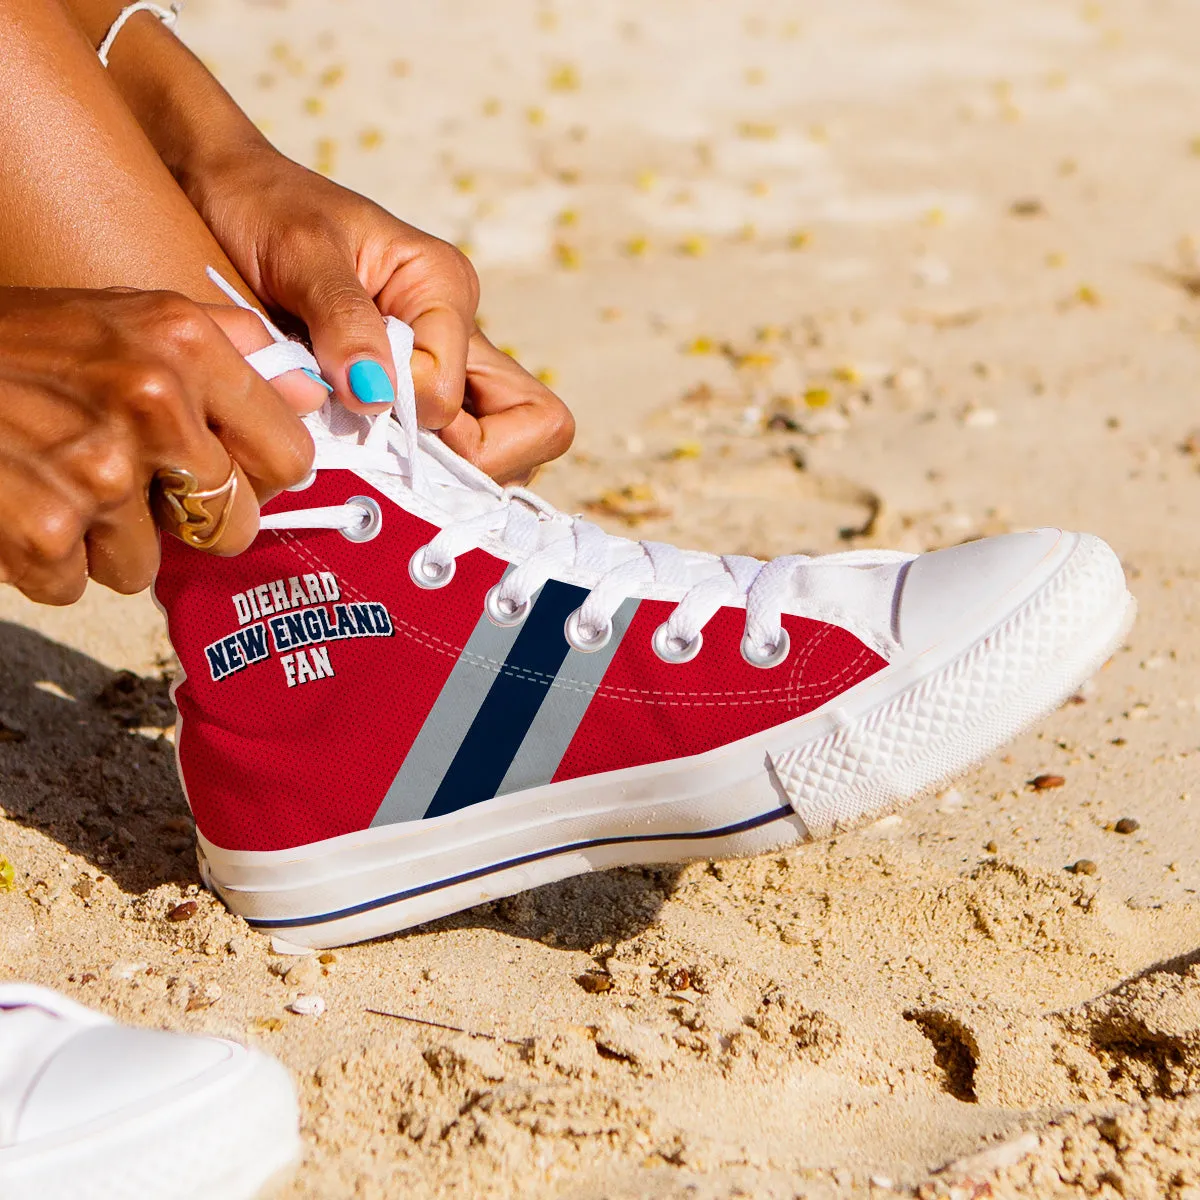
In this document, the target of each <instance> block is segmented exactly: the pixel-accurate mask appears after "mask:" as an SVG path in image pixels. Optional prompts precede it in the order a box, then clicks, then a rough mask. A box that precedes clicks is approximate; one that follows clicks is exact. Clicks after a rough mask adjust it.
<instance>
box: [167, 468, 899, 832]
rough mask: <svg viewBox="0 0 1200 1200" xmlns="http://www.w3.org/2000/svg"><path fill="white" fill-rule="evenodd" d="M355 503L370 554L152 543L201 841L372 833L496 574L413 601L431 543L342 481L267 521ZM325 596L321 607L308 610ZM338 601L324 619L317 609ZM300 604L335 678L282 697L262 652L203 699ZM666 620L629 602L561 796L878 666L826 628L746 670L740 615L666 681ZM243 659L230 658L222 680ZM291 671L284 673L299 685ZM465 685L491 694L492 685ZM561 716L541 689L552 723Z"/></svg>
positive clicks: (678, 753)
mask: <svg viewBox="0 0 1200 1200" xmlns="http://www.w3.org/2000/svg"><path fill="white" fill-rule="evenodd" d="M353 496H370V497H372V498H374V499H375V500H376V501H377V502H378V503H379V504H380V506H381V507H382V509H383V512H384V521H383V527H382V530H381V532H380V533H379V535H378V536H377V537H376V538H375V539H373V540H372V541H369V542H364V543H355V542H352V541H350V540H348V539H347V538H346V537H344V536H343V535H342V534H341V533H340V532H338V531H336V530H310V529H305V530H296V531H275V532H263V533H260V534H259V536H258V538H257V539H256V541H255V543H254V545H253V546H252V547H251V548H250V549H249V550H248V551H246V552H245V553H244V554H242V555H240V556H238V557H236V558H218V557H215V556H212V555H206V554H203V553H200V552H199V551H196V550H192V549H190V548H189V547H187V546H184V545H183V544H182V543H181V542H178V541H176V540H175V539H173V538H170V537H168V538H165V539H164V543H163V561H162V568H161V570H160V573H159V576H158V581H157V583H156V587H155V591H156V595H157V597H158V600H159V602H160V603H161V604H162V606H163V608H164V609H165V610H166V613H167V619H168V626H169V631H170V636H171V640H172V643H173V644H174V647H175V650H176V653H177V654H178V655H179V659H180V662H181V663H182V665H183V669H184V672H185V678H184V679H183V681H182V682H181V683H180V684H179V686H178V688H177V690H176V696H175V699H176V703H177V704H178V706H179V715H180V726H179V732H178V737H179V758H180V765H181V769H182V772H183V777H184V784H185V787H186V791H187V795H188V800H189V803H190V804H191V806H192V810H193V813H194V814H195V817H196V821H197V825H198V827H199V829H200V831H201V833H202V834H203V835H204V836H205V838H207V839H208V840H209V841H210V842H212V843H213V844H215V845H217V846H220V847H222V848H224V849H227V850H258V851H265V850H282V849H286V848H290V847H294V846H298V845H303V844H306V843H311V842H315V841H320V840H323V839H325V838H330V837H336V836H338V835H340V834H345V833H351V832H353V831H356V830H360V829H364V828H366V827H367V826H368V825H370V823H371V821H372V819H373V817H374V816H375V814H376V812H377V810H378V809H379V806H380V803H381V801H382V799H383V797H384V795H385V794H386V793H387V791H388V788H389V787H390V786H391V784H392V781H393V780H394V779H395V778H396V775H397V772H398V771H400V769H401V766H402V765H403V764H404V762H405V758H406V756H407V755H408V753H409V750H410V748H411V747H412V746H413V744H414V741H415V739H416V738H417V735H418V734H419V733H420V732H421V730H422V727H423V725H424V724H425V721H426V718H427V716H428V715H429V713H430V710H431V709H432V708H433V706H434V704H435V702H436V701H437V699H438V697H439V695H440V694H441V693H442V689H443V688H444V687H445V685H446V682H447V680H448V679H449V677H450V673H451V671H452V670H453V669H454V667H455V664H456V663H457V662H458V661H459V658H460V656H461V655H462V651H463V648H464V646H465V645H466V644H467V641H468V639H469V638H470V637H471V634H472V631H473V630H474V629H475V628H476V625H477V623H478V622H479V621H480V619H481V614H482V613H483V602H484V596H485V594H486V592H487V591H488V589H489V588H491V587H492V585H493V584H495V583H496V582H497V581H498V580H499V579H500V578H501V576H502V574H503V572H504V570H505V568H506V566H507V564H506V563H505V562H503V561H501V560H500V559H497V558H495V557H493V556H491V555H489V554H487V553H485V552H483V551H480V550H474V551H471V552H469V553H467V554H464V555H462V556H461V557H460V558H459V559H458V560H457V567H456V571H455V575H454V578H453V580H452V581H451V582H450V583H449V584H448V585H447V586H446V587H444V588H440V589H437V590H426V589H422V588H419V587H417V586H416V585H415V584H414V583H413V582H412V581H411V579H410V578H409V574H408V563H409V559H410V558H411V556H412V555H413V553H414V552H415V551H416V550H417V549H418V548H420V547H421V546H423V545H425V544H426V543H428V542H429V541H430V539H431V538H432V537H433V536H434V534H435V533H436V532H437V530H436V528H435V527H434V526H432V525H430V524H428V523H426V522H424V521H422V520H420V519H418V518H417V517H415V516H412V515H411V514H409V513H407V512H405V511H404V510H403V509H401V508H400V507H399V506H397V505H396V504H394V503H393V502H392V501H391V500H389V499H388V498H386V497H385V496H383V495H382V494H381V493H379V492H377V491H375V490H374V489H373V488H371V487H370V485H368V484H366V483H365V482H364V481H363V480H362V479H360V478H359V477H358V476H356V475H354V474H352V473H350V472H348V471H340V470H329V471H322V472H320V473H319V474H318V476H317V479H316V481H315V482H314V483H313V485H312V486H311V487H310V488H308V489H306V490H304V491H301V492H291V493H285V494H283V495H282V496H280V497H278V498H276V499H275V500H274V501H272V502H271V504H270V505H268V507H267V511H269V512H280V511H285V510H288V509H296V508H312V507H317V506H322V505H336V504H343V503H345V502H346V501H347V500H348V499H349V498H350V497H353ZM305 576H308V577H309V583H306V582H305ZM330 576H332V577H333V580H334V581H336V585H334V584H331V583H330V582H329V577H330ZM292 580H294V581H295V583H294V584H292V583H289V581H292ZM317 581H321V583H320V586H321V587H323V588H324V589H325V591H324V592H313V591H311V587H316V586H317ZM272 585H274V587H273V588H272ZM334 586H336V597H337V598H336V601H335V600H330V599H328V595H329V592H330V589H331V588H333V587H334ZM296 587H299V589H300V592H297V591H296V590H295V588H296ZM255 589H262V591H260V592H256V591H255ZM251 596H252V597H253V598H250V597H251ZM234 597H241V599H240V600H238V601H237V602H235V599H234ZM280 597H283V598H284V600H285V602H286V603H287V604H288V605H289V606H290V607H289V608H286V609H281V610H279V611H277V612H274V613H273V614H272V613H269V612H266V613H265V612H263V610H262V605H261V604H260V601H262V600H265V602H266V606H267V608H268V609H271V608H274V607H275V605H276V603H277V602H278V601H280ZM301 601H303V606H304V607H305V608H307V609H309V610H311V611H312V613H313V615H312V616H310V617H308V618H306V619H307V620H308V622H309V624H310V625H313V626H315V622H316V618H317V616H318V615H320V614H319V613H318V610H321V609H323V610H324V616H323V618H322V619H323V620H324V621H325V622H326V626H325V628H326V629H328V630H330V631H332V627H333V623H334V622H335V621H336V620H338V619H340V620H341V621H342V623H343V631H344V632H345V636H344V637H331V638H329V639H328V640H324V641H323V642H321V643H320V646H321V648H322V650H323V652H324V655H325V656H326V658H327V661H328V664H329V667H330V668H331V669H332V672H333V673H332V675H331V676H329V677H318V678H313V677H312V673H311V671H309V669H308V667H307V665H306V666H305V667H304V668H301V670H302V671H308V675H309V677H308V678H307V679H300V680H297V679H295V678H294V677H293V680H292V686H289V677H288V672H287V669H285V664H284V662H283V657H284V655H283V653H282V652H281V651H279V650H277V649H276V648H275V645H274V643H273V642H272V641H271V639H270V637H269V636H268V638H267V642H266V643H265V644H266V646H267V653H266V654H265V655H264V656H263V657H262V659H261V660H259V661H254V662H250V663H248V664H247V665H244V666H241V667H240V669H236V670H230V671H229V673H227V674H225V675H224V676H223V677H222V678H220V679H218V680H214V679H213V670H214V668H213V666H212V660H211V659H210V657H209V655H208V653H207V652H206V647H213V646H216V647H217V648H218V649H217V650H215V651H214V654H216V657H217V660H218V661H222V659H223V653H224V652H223V651H222V650H221V649H220V647H221V646H222V645H224V644H225V642H224V639H228V638H230V637H234V638H235V642H236V636H235V635H236V634H237V632H238V631H239V630H242V631H245V630H246V629H247V628H248V627H253V626H254V625H263V626H266V624H267V622H268V621H269V620H270V618H271V616H272V615H273V616H275V617H277V618H278V617H281V616H282V614H283V613H284V612H291V613H292V615H293V621H299V620H300V616H301V604H300V602H301ZM318 601H319V603H318ZM251 604H253V605H254V607H255V608H256V609H257V610H258V615H257V616H256V615H255V613H254V612H252V611H250V610H249V608H248V606H249V605H251ZM370 604H376V605H382V606H383V608H384V609H386V613H387V614H388V615H390V626H391V628H390V631H389V632H387V633H385V634H380V633H378V632H377V631H371V630H370V626H369V624H368V625H364V622H365V621H367V614H366V609H365V608H363V607H361V606H365V605H370ZM339 606H341V612H340V614H339V612H338V611H337V610H338V608H339ZM355 606H359V607H357V608H356V607H355ZM673 607H674V606H673V605H672V604H670V603H666V602H661V601H650V600H645V601H642V602H641V604H640V605H639V607H638V608H637V611H636V613H635V615H634V617H633V620H632V623H631V624H630V626H629V629H628V631H627V632H626V634H625V636H624V638H623V640H622V641H621V643H620V645H619V648H618V649H617V651H616V654H615V656H614V657H613V659H612V662H611V664H610V665H609V666H608V669H607V671H606V673H605V674H604V677H603V680H602V682H601V683H600V684H599V685H598V687H595V692H594V695H593V696H592V698H591V700H590V702H589V703H588V705H587V708H586V712H585V714H584V715H583V718H582V720H581V721H580V723H579V725H578V728H577V729H576V731H575V733H574V736H573V737H572V738H571V740H570V743H569V745H568V746H567V747H566V750H565V754H564V755H563V757H562V759H561V762H560V763H559V764H558V767H557V770H556V771H555V772H554V774H553V779H554V780H555V781H560V780H566V779H573V778H578V777H580V776H586V775H592V774H597V773H601V772H606V771H614V770H619V769H622V768H626V767H634V766H640V765H643V764H646V763H653V762H660V761H663V760H667V759H675V758H680V757H683V756H688V755H693V754H699V753H702V752H704V751H707V750H711V749H714V748H716V747H718V746H721V745H724V744H727V743H729V742H732V741H735V740H737V739H739V738H743V737H747V736H749V735H751V734H754V733H758V732H761V731H762V730H764V729H768V728H771V727H773V726H776V725H780V724H782V723H783V722H785V721H788V720H791V719H793V718H795V717H798V716H802V715H804V714H805V713H807V712H810V711H812V710H813V709H815V708H817V707H819V706H820V705H822V704H824V703H826V702H828V701H829V700H830V699H832V698H833V697H835V696H837V695H839V694H841V693H842V692H844V691H846V690H847V689H848V688H850V687H852V686H854V685H855V684H856V683H859V682H861V681H862V680H863V679H865V678H867V677H868V676H869V675H872V674H874V673H875V672H876V671H878V670H879V669H880V668H881V667H882V666H884V665H885V664H884V660H883V659H882V658H881V657H880V656H879V655H877V654H876V653H875V652H874V651H872V650H870V649H869V648H868V647H866V646H865V645H864V644H863V643H862V642H860V641H859V640H858V639H857V638H856V637H854V636H853V635H852V634H850V633H848V632H847V631H845V630H843V629H841V628H839V627H838V626H834V625H829V624H824V623H822V622H819V621H812V620H808V619H804V618H800V617H792V616H785V617H784V624H785V626H786V628H787V630H788V633H789V635H790V638H791V653H790V655H789V657H788V659H787V660H786V661H785V662H784V663H783V664H782V665H780V666H779V667H776V668H773V669H769V670H763V669H759V668H755V667H753V666H751V665H749V664H748V663H746V662H745V661H744V660H743V658H742V657H741V655H740V653H739V643H740V640H741V636H742V631H743V624H744V613H743V612H742V611H741V610H740V609H734V608H727V609H723V610H721V611H720V612H718V613H717V615H716V616H715V617H714V618H713V619H712V620H711V621H710V622H709V623H708V624H707V625H706V626H705V629H704V647H703V650H702V651H701V653H700V654H699V655H698V656H697V657H696V658H695V659H693V660H692V661H691V662H688V663H685V664H682V665H675V664H668V663H665V662H663V661H662V660H660V659H659V658H658V657H657V656H656V655H655V653H654V651H653V649H652V648H651V635H652V633H653V631H654V629H655V628H656V627H657V626H658V625H659V624H661V623H662V622H663V621H665V620H666V618H667V616H668V615H669V614H670V612H671V610H672V608H673ZM355 615H357V618H358V621H359V625H358V632H357V633H353V634H352V632H351V629H350V623H351V617H352V616H355ZM248 617H249V618H250V619H249V620H247V618H248ZM380 619H382V618H380ZM238 653H240V652H238V651H235V653H234V655H233V656H232V657H229V656H224V657H225V658H228V661H229V662H230V663H232V662H234V661H236V660H237V655H238ZM313 661H314V663H316V664H317V671H318V673H320V672H321V671H322V669H323V668H322V667H321V666H320V663H319V662H318V660H316V659H314V660H313ZM297 665H298V664H295V663H293V664H291V666H290V667H289V668H288V669H292V670H293V676H294V675H295V670H294V668H295V667H296V666H297ZM472 665H473V666H474V669H476V670H478V671H482V672H491V673H493V674H495V673H496V672H497V670H498V668H499V666H500V664H494V663H487V662H482V661H481V662H480V663H479V664H478V665H474V664H472ZM589 690H590V689H589ZM553 700H554V695H553V689H551V693H550V695H549V696H548V698H547V700H546V703H551V702H553Z"/></svg>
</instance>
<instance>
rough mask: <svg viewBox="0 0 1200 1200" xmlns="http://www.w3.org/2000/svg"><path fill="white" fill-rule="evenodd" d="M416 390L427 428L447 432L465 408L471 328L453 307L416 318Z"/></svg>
mask: <svg viewBox="0 0 1200 1200" xmlns="http://www.w3.org/2000/svg"><path fill="white" fill-rule="evenodd" d="M411 324H412V331H413V356H412V363H411V366H410V370H411V371H412V378H413V389H414V390H415V391H416V393H417V419H418V420H419V421H420V423H421V424H422V425H424V426H425V428H426V429H444V428H445V427H446V426H447V425H449V424H450V422H451V421H453V420H454V418H455V417H456V416H457V415H458V412H459V410H460V409H461V408H462V406H463V398H464V395H465V392H466V382H467V348H468V345H469V342H470V336H471V328H472V327H473V326H474V320H473V319H472V320H471V322H470V325H469V326H468V324H467V322H466V321H464V319H463V315H462V314H461V313H459V312H455V311H454V310H453V309H450V308H442V307H438V308H430V309H427V310H426V311H424V312H423V313H421V314H420V315H419V316H416V317H414V318H413V319H412V322H411Z"/></svg>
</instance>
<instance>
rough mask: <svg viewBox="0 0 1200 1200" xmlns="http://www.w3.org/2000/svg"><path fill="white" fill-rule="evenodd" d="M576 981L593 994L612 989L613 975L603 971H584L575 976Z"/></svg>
mask: <svg viewBox="0 0 1200 1200" xmlns="http://www.w3.org/2000/svg"><path fill="white" fill-rule="evenodd" d="M575 982H576V983H577V984H579V986H580V987H581V988H583V990H584V991H585V992H588V993H590V994H591V995H596V994H597V993H598V992H607V991H611V990H612V976H611V975H605V974H604V973H603V972H602V971H584V973H583V974H582V975H576V976H575Z"/></svg>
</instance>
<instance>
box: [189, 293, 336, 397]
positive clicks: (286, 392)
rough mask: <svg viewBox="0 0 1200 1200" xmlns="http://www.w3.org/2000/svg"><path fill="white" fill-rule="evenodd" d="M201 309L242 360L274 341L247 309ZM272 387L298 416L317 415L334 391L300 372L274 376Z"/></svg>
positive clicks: (220, 306)
mask: <svg viewBox="0 0 1200 1200" xmlns="http://www.w3.org/2000/svg"><path fill="white" fill-rule="evenodd" d="M201 307H202V308H203V309H204V311H205V312H207V313H208V315H209V316H210V317H211V318H212V319H213V321H215V322H216V324H217V326H218V327H219V328H220V330H221V331H222V332H223V333H224V334H225V336H226V337H227V338H228V339H229V340H230V341H231V342H232V343H233V345H234V348H235V349H236V350H237V352H238V353H239V354H240V355H241V356H242V357H243V358H245V357H246V355H248V354H253V353H254V351H255V350H261V349H263V347H264V346H269V345H270V344H271V342H272V340H273V339H272V338H271V335H270V334H269V333H268V332H267V329H266V326H265V325H263V323H262V321H261V320H260V319H259V317H257V316H256V315H255V314H254V313H252V312H250V311H248V310H247V309H244V308H234V307H233V306H232V305H229V304H205V305H202V306H201ZM271 386H272V387H273V388H274V389H275V390H276V391H277V392H278V393H279V394H280V396H282V397H283V401H284V403H285V404H286V405H287V406H288V407H289V408H290V409H292V411H293V412H297V413H300V415H301V416H303V415H304V414H305V413H310V412H316V411H317V409H318V408H320V407H321V405H322V404H324V403H325V401H326V400H328V399H329V394H330V393H331V392H332V391H333V388H332V387H331V386H330V385H329V384H328V383H326V382H325V380H323V379H322V378H321V377H320V376H319V375H316V374H310V373H309V372H307V371H305V370H303V369H298V370H295V371H288V372H287V373H286V374H283V375H278V376H276V378H274V379H272V380H271Z"/></svg>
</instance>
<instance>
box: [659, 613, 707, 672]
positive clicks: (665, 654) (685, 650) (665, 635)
mask: <svg viewBox="0 0 1200 1200" xmlns="http://www.w3.org/2000/svg"><path fill="white" fill-rule="evenodd" d="M650 645H651V646H652V647H653V648H654V653H655V654H657V655H658V657H659V658H661V659H662V660H663V662H665V663H676V664H678V663H685V662H691V661H692V659H693V658H695V657H696V655H697V654H699V653H700V647H701V646H703V645H704V634H702V633H697V634H696V636H695V637H694V638H692V640H691V641H690V642H685V641H682V640H681V639H680V638H677V637H673V636H672V635H671V632H670V631H669V630H668V629H667V623H666V622H665V621H664V622H663V623H662V624H661V625H660V626H659V627H658V628H657V629H656V630H655V631H654V636H653V637H652V638H651V639H650Z"/></svg>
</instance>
